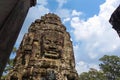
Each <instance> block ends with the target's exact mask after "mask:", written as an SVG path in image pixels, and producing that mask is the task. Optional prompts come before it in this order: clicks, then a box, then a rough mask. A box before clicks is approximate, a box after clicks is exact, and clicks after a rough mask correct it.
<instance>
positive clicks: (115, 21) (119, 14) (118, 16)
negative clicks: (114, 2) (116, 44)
mask: <svg viewBox="0 0 120 80" xmlns="http://www.w3.org/2000/svg"><path fill="white" fill-rule="evenodd" d="M109 22H110V23H111V24H112V25H113V28H114V29H115V30H116V31H117V33H118V35H119V36H120V5H119V6H118V8H117V9H116V10H115V11H114V12H113V14H112V15H111V18H110V20H109Z"/></svg>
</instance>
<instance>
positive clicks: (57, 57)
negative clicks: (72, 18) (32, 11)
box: [6, 13, 78, 80]
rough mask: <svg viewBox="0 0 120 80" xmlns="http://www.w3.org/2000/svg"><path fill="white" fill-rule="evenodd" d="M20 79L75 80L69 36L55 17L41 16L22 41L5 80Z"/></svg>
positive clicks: (75, 72)
mask: <svg viewBox="0 0 120 80" xmlns="http://www.w3.org/2000/svg"><path fill="white" fill-rule="evenodd" d="M15 73H16V74H17V75H19V76H14V75H13V74H15ZM20 76H22V80H23V79H28V80H29V79H32V80H78V74H77V71H76V70H75V60H74V53H73V46H72V42H71V41H70V35H69V33H68V32H66V28H65V26H64V25H63V24H62V23H61V20H60V18H59V17H58V16H57V15H55V14H51V13H49V14H46V15H45V16H42V17H41V19H38V20H36V21H35V22H34V23H32V24H31V26H30V28H29V30H28V33H26V34H25V36H24V37H23V40H22V42H21V45H20V47H19V50H18V53H17V56H16V58H15V65H14V69H13V70H12V71H11V72H10V73H9V74H8V77H7V79H6V80H11V77H12V78H18V79H19V78H21V77H20Z"/></svg>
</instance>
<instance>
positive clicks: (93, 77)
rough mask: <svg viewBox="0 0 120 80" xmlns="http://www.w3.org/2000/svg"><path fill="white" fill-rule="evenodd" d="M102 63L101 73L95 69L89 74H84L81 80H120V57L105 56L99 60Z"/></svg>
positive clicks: (81, 75)
mask: <svg viewBox="0 0 120 80" xmlns="http://www.w3.org/2000/svg"><path fill="white" fill-rule="evenodd" d="M99 60H100V61H101V63H100V64H99V66H100V69H101V70H100V71H97V70H95V69H94V68H92V69H90V71H88V72H83V73H82V74H80V76H79V80H120V57H119V56H115V55H112V56H108V55H104V56H103V57H102V58H100V59H99Z"/></svg>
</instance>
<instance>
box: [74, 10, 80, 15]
mask: <svg viewBox="0 0 120 80" xmlns="http://www.w3.org/2000/svg"><path fill="white" fill-rule="evenodd" d="M80 15H82V12H77V11H76V10H73V11H72V16H80Z"/></svg>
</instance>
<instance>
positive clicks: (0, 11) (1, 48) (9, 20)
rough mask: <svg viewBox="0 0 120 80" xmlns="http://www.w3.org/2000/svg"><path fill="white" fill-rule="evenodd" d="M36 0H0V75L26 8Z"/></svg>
mask: <svg viewBox="0 0 120 80" xmlns="http://www.w3.org/2000/svg"><path fill="white" fill-rule="evenodd" d="M35 1H36V0H0V77H1V75H2V72H3V70H4V67H5V65H6V63H7V61H8V59H9V56H10V53H11V51H12V48H13V46H14V43H15V41H16V39H17V37H18V34H19V32H20V29H21V27H22V24H23V22H24V19H25V17H26V15H27V12H28V9H29V8H30V7H31V6H33V5H35V3H36V2H35Z"/></svg>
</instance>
